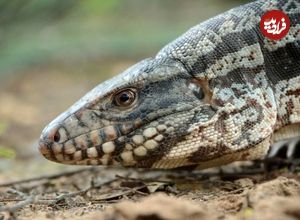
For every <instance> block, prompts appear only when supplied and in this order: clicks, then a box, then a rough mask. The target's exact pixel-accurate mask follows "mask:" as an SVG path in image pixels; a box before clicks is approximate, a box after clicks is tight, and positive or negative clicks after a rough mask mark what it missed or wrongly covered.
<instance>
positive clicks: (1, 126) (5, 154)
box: [0, 121, 16, 159]
mask: <svg viewBox="0 0 300 220" xmlns="http://www.w3.org/2000/svg"><path fill="white" fill-rule="evenodd" d="M6 129H7V124H6V123H4V122H1V121H0V136H1V134H3V133H4V132H5V131H6ZM15 156H16V152H15V151H14V150H12V149H9V148H8V147H4V146H2V145H1V144H0V158H7V159H13V158H15Z"/></svg>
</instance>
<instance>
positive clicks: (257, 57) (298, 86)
mask: <svg viewBox="0 0 300 220" xmlns="http://www.w3.org/2000/svg"><path fill="white" fill-rule="evenodd" d="M272 9H279V10H282V11H284V12H285V13H286V14H287V15H288V16H289V18H290V21H291V27H290V31H289V33H288V35H287V36H286V37H284V38H283V39H281V40H279V41H270V40H268V39H267V38H265V37H264V36H263V35H262V34H261V31H260V29H259V21H260V18H261V16H262V15H263V14H264V13H265V12H266V11H269V10H272ZM299 96H300V2H299V0H268V1H265V0H259V1H256V2H253V3H250V4H247V5H243V6H240V7H237V8H234V9H232V10H230V11H228V12H225V13H223V14H221V15H219V16H216V17H214V18H212V19H209V20H207V21H205V22H203V23H201V24H199V25H197V26H195V27H193V28H191V29H190V30H189V31H187V32H186V33H185V34H184V35H182V36H181V37H179V38H178V39H176V40H175V41H173V42H171V43H170V44H168V45H167V46H166V47H164V48H163V49H162V50H161V51H160V52H159V53H158V54H157V55H156V56H155V57H154V58H150V59H146V60H143V61H141V62H139V63H137V64H136V65H134V66H133V67H131V68H129V69H128V70H126V71H125V72H123V73H122V74H120V75H118V76H116V77H114V78H112V79H111V80H108V81H106V82H104V83H102V84H100V85H99V86H97V87H96V88H95V89H93V90H92V91H90V92H89V93H88V94H87V95H86V96H84V97H83V98H82V99H80V100H79V101H78V102H77V103H75V104H74V105H73V106H72V107H71V108H70V109H69V110H67V111H66V112H65V113H63V114H62V115H60V116H59V117H58V118H57V119H55V120H54V121H53V122H51V123H50V124H49V125H48V126H47V127H46V128H45V129H44V131H43V133H42V136H41V140H40V147H39V149H40V151H41V153H42V154H43V155H44V156H45V157H46V158H47V159H50V160H52V161H55V162H59V163H65V164H87V165H121V166H131V167H145V168H174V167H182V166H191V165H197V166H199V167H200V168H205V167H212V166H217V165H221V164H226V163H230V162H233V161H238V160H252V159H257V158H261V157H263V156H264V155H265V154H266V153H267V151H268V149H269V146H270V144H271V143H272V140H273V139H274V136H276V137H277V139H282V138H285V137H286V136H288V135H287V133H288V132H289V131H290V130H289V129H288V126H289V125H293V126H294V127H295V128H296V132H295V128H293V130H294V133H296V134H294V135H297V134H298V135H299V134H300V132H299V130H300V129H299V126H298V125H299V124H297V123H299V122H300V101H299V100H300V99H299ZM282 128H284V129H285V130H284V129H283V130H282ZM297 129H298V130H297ZM277 133H278V134H280V135H279V136H280V138H278V137H279V136H278V135H276V134H277ZM277 139H276V140H277Z"/></svg>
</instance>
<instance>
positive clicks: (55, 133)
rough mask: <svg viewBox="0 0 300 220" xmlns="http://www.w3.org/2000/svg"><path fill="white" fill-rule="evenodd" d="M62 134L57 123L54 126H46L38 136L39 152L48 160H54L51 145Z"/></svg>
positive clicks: (52, 145)
mask: <svg viewBox="0 0 300 220" xmlns="http://www.w3.org/2000/svg"><path fill="white" fill-rule="evenodd" d="M62 137H63V134H62V132H61V130H60V127H59V126H58V125H56V126H47V127H46V128H45V129H44V130H43V132H42V134H41V137H40V140H39V147H38V149H39V151H40V152H41V154H42V155H43V156H44V157H46V158H47V159H49V160H52V161H56V159H55V156H54V155H55V152H54V151H53V147H54V146H57V144H58V143H59V142H60V141H61V140H62Z"/></svg>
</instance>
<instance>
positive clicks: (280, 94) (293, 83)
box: [273, 76, 300, 135]
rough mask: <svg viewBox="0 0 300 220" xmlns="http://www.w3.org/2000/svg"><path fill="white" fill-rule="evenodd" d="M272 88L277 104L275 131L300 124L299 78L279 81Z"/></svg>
mask: <svg viewBox="0 0 300 220" xmlns="http://www.w3.org/2000/svg"><path fill="white" fill-rule="evenodd" d="M273 88H274V93H275V98H276V104H277V123H276V128H275V129H276V130H278V129H280V128H282V127H285V126H289V125H293V124H297V123H300V76H297V77H294V78H291V79H287V80H281V81H279V82H278V83H277V84H275V85H274V87H273ZM298 135H299V133H298Z"/></svg>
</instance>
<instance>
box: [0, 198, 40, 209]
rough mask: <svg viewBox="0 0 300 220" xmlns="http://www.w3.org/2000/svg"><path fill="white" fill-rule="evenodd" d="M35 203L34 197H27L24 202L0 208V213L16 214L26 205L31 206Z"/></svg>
mask: <svg viewBox="0 0 300 220" xmlns="http://www.w3.org/2000/svg"><path fill="white" fill-rule="evenodd" d="M34 202H35V196H29V197H27V198H26V199H25V200H23V201H21V202H18V203H17V204H15V205H13V206H2V207H0V212H10V213H13V212H16V211H18V210H19V209H22V208H24V207H25V206H26V205H29V204H32V203H34Z"/></svg>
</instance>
